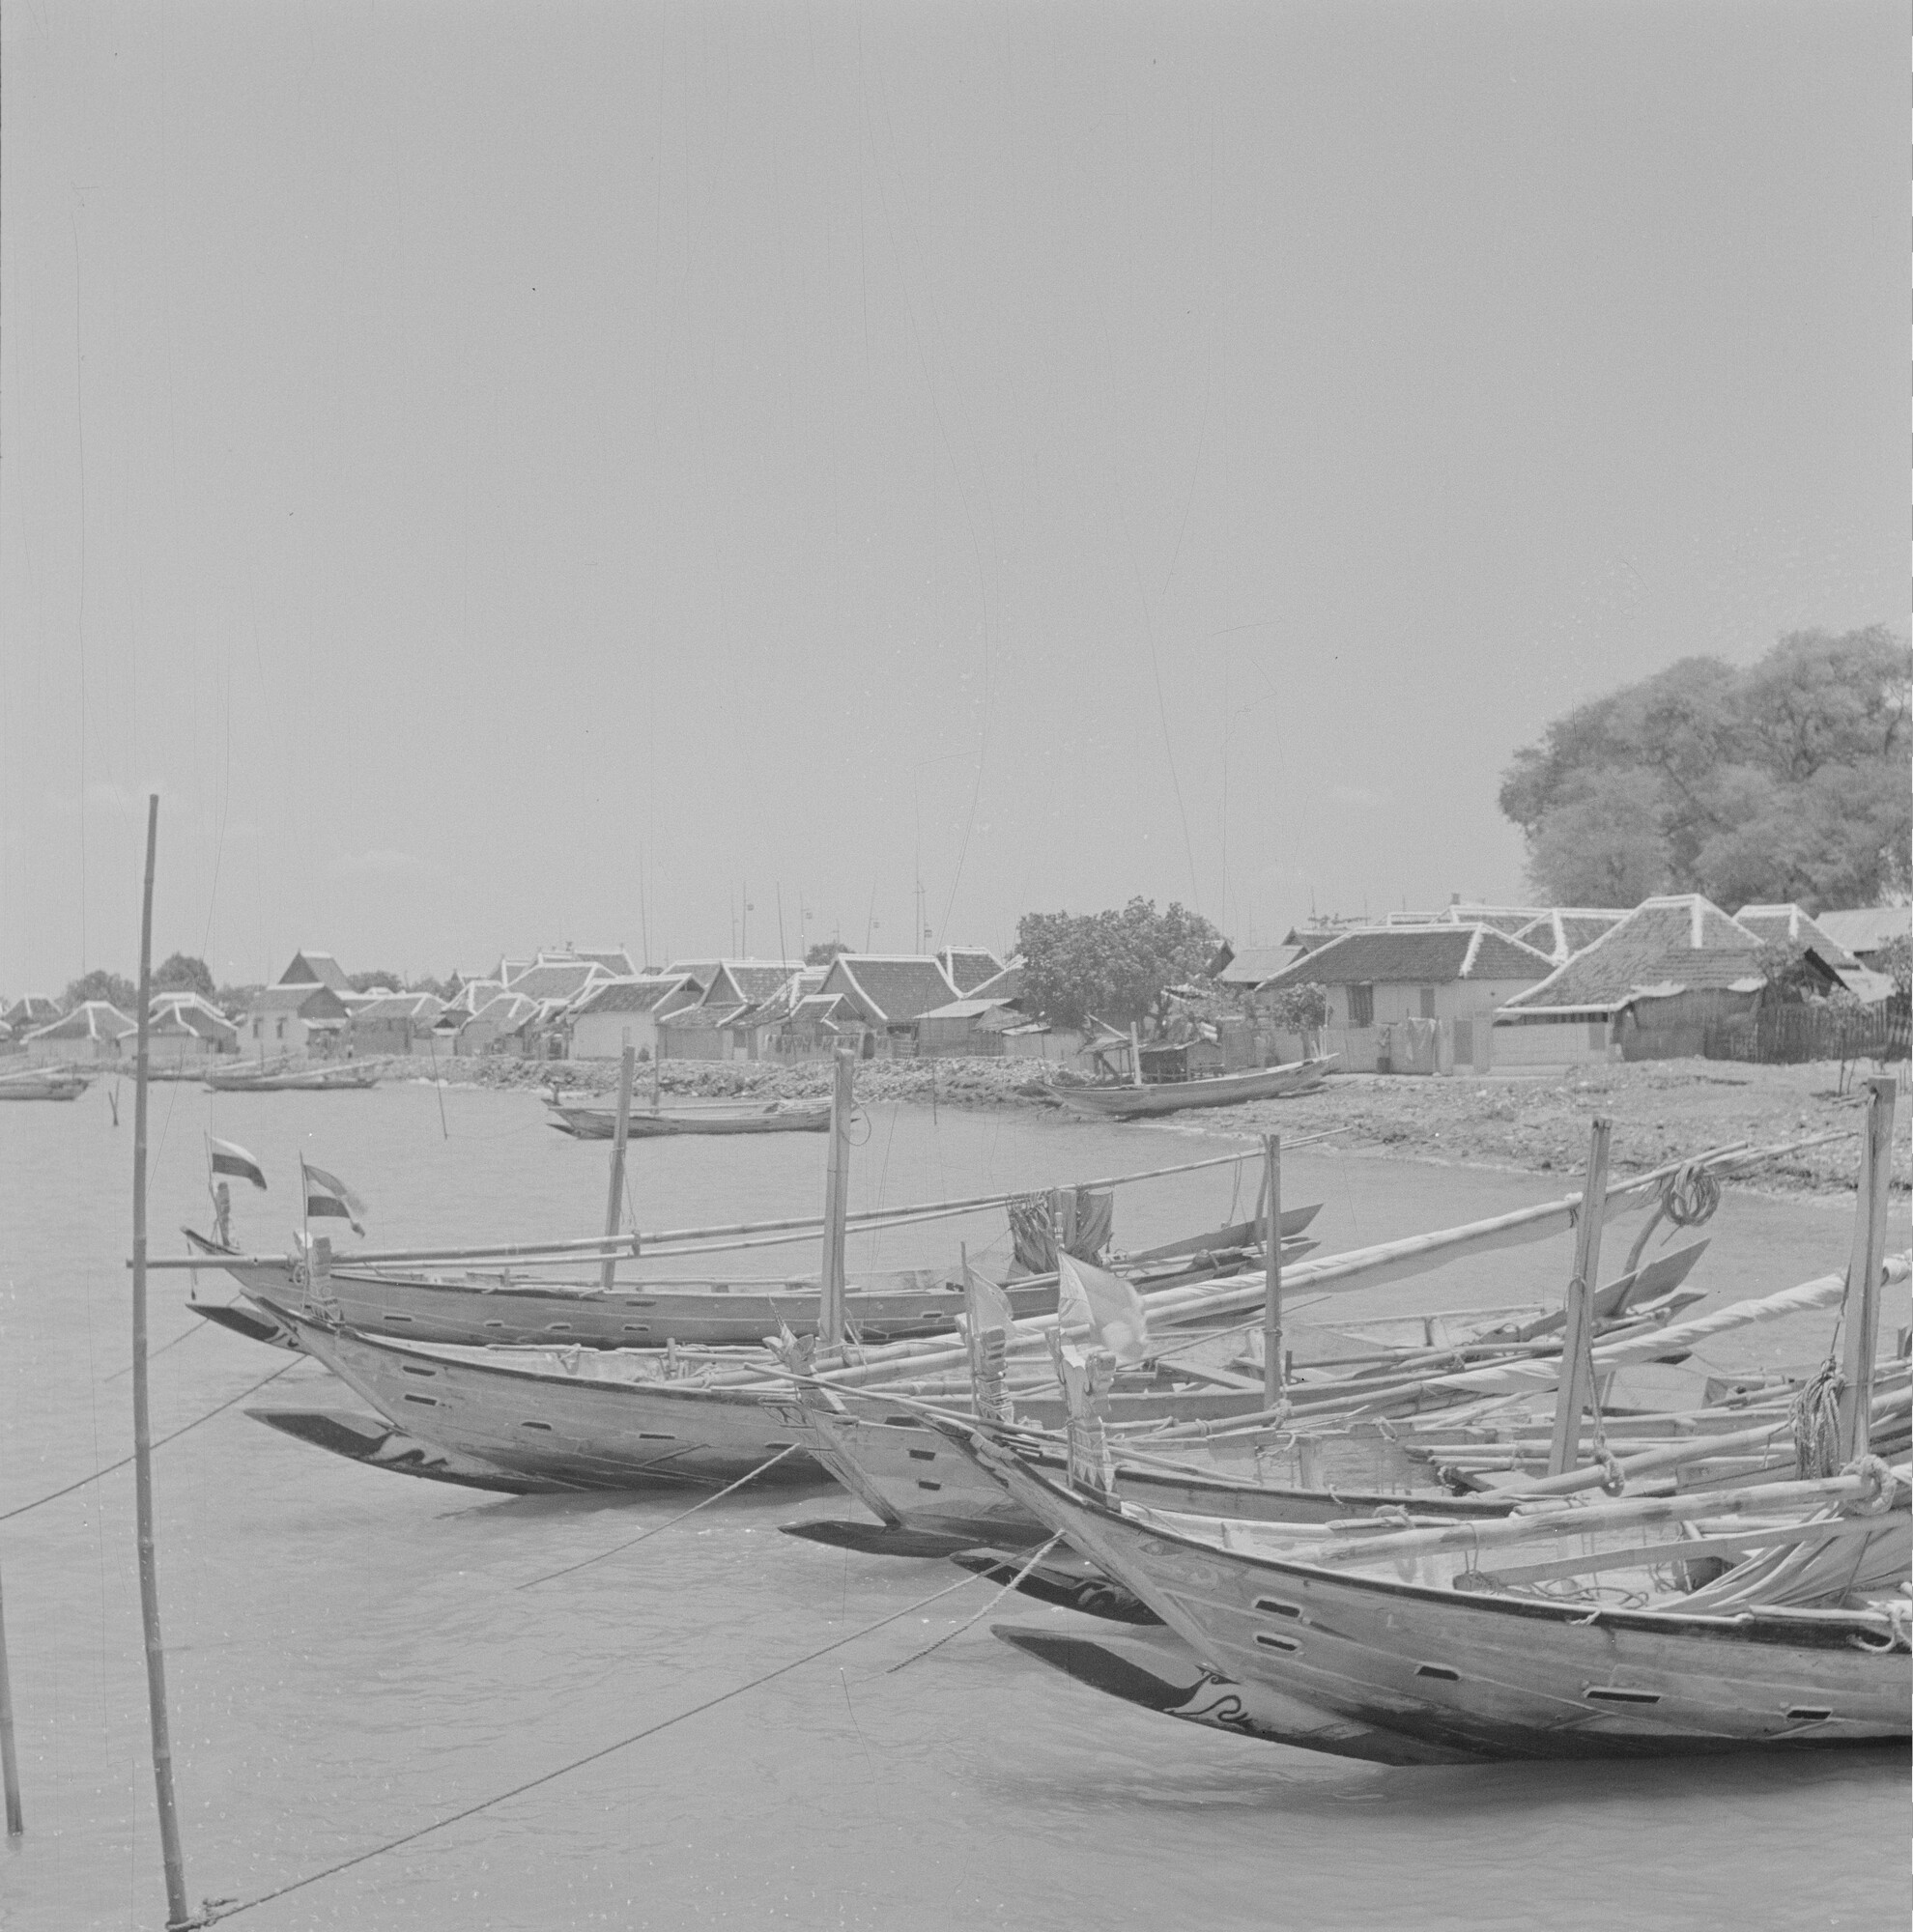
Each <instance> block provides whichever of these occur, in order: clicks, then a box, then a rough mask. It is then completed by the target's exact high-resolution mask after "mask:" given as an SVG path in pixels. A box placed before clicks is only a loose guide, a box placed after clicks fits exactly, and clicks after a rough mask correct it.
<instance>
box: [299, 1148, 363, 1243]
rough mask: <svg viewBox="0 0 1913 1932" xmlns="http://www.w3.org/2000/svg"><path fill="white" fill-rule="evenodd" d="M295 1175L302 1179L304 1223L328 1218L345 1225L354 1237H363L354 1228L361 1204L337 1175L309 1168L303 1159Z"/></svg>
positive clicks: (360, 1210) (357, 1227) (356, 1226)
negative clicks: (298, 1174)
mask: <svg viewBox="0 0 1913 1932" xmlns="http://www.w3.org/2000/svg"><path fill="white" fill-rule="evenodd" d="M299 1171H300V1174H301V1175H303V1176H304V1177H305V1217H306V1219H307V1220H309V1221H316V1220H320V1219H322V1218H323V1217H325V1216H326V1215H328V1214H329V1215H331V1216H332V1217H333V1218H334V1219H336V1220H340V1221H343V1222H345V1223H346V1224H347V1225H348V1226H349V1227H350V1228H351V1229H352V1232H353V1233H354V1234H355V1235H363V1234H364V1233H365V1230H364V1229H363V1228H361V1227H360V1226H359V1225H358V1217H359V1216H360V1215H361V1214H362V1213H364V1212H365V1203H364V1202H362V1201H361V1200H360V1199H359V1198H358V1196H357V1194H355V1193H354V1192H353V1191H352V1189H351V1188H350V1187H348V1186H347V1185H346V1184H345V1182H344V1181H343V1180H341V1179H339V1178H338V1176H337V1175H335V1174H328V1173H327V1172H326V1170H325V1169H324V1168H323V1167H314V1166H312V1165H311V1164H310V1163H309V1162H308V1161H307V1160H305V1159H304V1157H303V1156H301V1157H300V1163H299Z"/></svg>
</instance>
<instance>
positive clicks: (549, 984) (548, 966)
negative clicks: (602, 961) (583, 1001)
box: [508, 959, 611, 1005]
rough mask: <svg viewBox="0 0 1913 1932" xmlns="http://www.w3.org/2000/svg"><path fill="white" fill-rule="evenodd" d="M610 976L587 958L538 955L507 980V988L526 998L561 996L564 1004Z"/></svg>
mask: <svg viewBox="0 0 1913 1932" xmlns="http://www.w3.org/2000/svg"><path fill="white" fill-rule="evenodd" d="M610 977H611V976H610V975H609V974H608V973H607V972H606V971H605V969H604V968H603V967H602V966H600V965H598V964H597V963H596V962H595V961H593V960H590V959H541V960H540V961H539V962H538V963H537V964H536V965H533V966H528V967H527V968H526V969H525V971H524V972H522V973H520V974H519V975H518V976H517V978H516V979H514V980H511V981H510V982H509V985H508V990H509V991H511V992H514V993H517V994H520V995H521V996H522V997H524V998H525V999H528V1000H561V1001H563V1002H565V1003H566V1004H567V1005H568V1004H570V1002H572V1001H573V1000H576V999H577V998H578V996H579V995H580V994H581V993H582V992H584V991H585V988H586V987H587V986H595V985H597V984H599V983H600V982H601V981H603V980H608V979H609V978H610Z"/></svg>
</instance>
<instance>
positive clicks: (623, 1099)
mask: <svg viewBox="0 0 1913 1932" xmlns="http://www.w3.org/2000/svg"><path fill="white" fill-rule="evenodd" d="M637 1070H638V1055H637V1051H636V1049H635V1048H634V1047H633V1046H632V1044H631V1029H630V1028H629V1027H626V1028H625V1029H624V1059H623V1063H622V1064H621V1065H620V1066H619V1067H618V1070H617V1131H616V1132H615V1134H614V1136H613V1139H612V1163H611V1198H610V1199H609V1200H608V1201H607V1202H606V1203H605V1239H606V1240H607V1241H614V1240H616V1239H617V1230H618V1224H619V1223H620V1222H621V1221H622V1220H623V1219H624V1149H625V1143H626V1142H627V1141H628V1140H629V1139H630V1138H631V1076H632V1075H633V1074H634V1073H635V1072H636V1071H637ZM616 1277H617V1250H616V1249H615V1248H609V1249H607V1250H606V1253H605V1263H604V1267H603V1268H602V1270H601V1271H600V1273H599V1276H598V1286H599V1287H600V1288H602V1289H603V1290H604V1291H605V1293H607V1294H609V1293H611V1291H612V1285H613V1283H614V1281H615V1279H616Z"/></svg>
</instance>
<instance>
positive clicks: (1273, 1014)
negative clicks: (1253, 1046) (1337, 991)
mask: <svg viewBox="0 0 1913 1932" xmlns="http://www.w3.org/2000/svg"><path fill="white" fill-rule="evenodd" d="M1256 1005H1257V1006H1258V1007H1259V1008H1260V1009H1262V1011H1263V1012H1264V1013H1266V1014H1267V1015H1268V1016H1269V1018H1270V1019H1271V1020H1272V1021H1273V1022H1274V1023H1275V1024H1276V1025H1277V1026H1278V1027H1280V1028H1281V1029H1282V1031H1283V1032H1284V1033H1320V1032H1321V1030H1322V1029H1323V1028H1324V1027H1326V1026H1327V1025H1328V988H1327V987H1326V986H1319V985H1317V984H1316V982H1315V981H1314V980H1304V981H1303V982H1302V983H1301V984H1300V985H1299V986H1284V987H1283V988H1282V989H1281V990H1280V991H1279V992H1275V993H1266V994H1264V995H1262V996H1261V997H1260V998H1258V999H1257V1001H1256Z"/></svg>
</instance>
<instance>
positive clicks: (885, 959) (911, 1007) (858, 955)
mask: <svg viewBox="0 0 1913 1932" xmlns="http://www.w3.org/2000/svg"><path fill="white" fill-rule="evenodd" d="M992 977H994V976H992ZM818 991H819V993H820V994H821V995H822V996H824V997H826V998H828V997H830V996H833V995H835V996H837V997H838V998H840V999H842V1003H843V1007H844V1009H845V1010H846V1012H847V1013H848V1014H849V1015H850V1016H851V1017H853V1018H854V1019H856V1020H857V1021H859V1022H861V1024H862V1027H863V1032H864V1037H863V1040H862V1042H861V1044H860V1048H859V1050H860V1051H861V1052H862V1054H863V1056H864V1058H865V1059H867V1060H868V1059H871V1058H872V1057H874V1056H875V1055H876V1054H878V1053H890V1054H899V1053H901V1054H909V1053H914V1052H915V1051H916V1023H917V1021H918V1020H919V1019H920V1018H921V1017H922V1016H923V1015H924V1014H925V1013H928V1012H933V1011H934V1010H935V1009H937V1008H938V1007H946V1006H948V1005H949V1004H950V1003H951V1001H953V1000H955V999H957V998H959V997H960V996H959V995H958V993H957V987H956V984H955V982H954V981H953V980H951V978H950V975H949V974H948V973H947V972H945V971H944V969H943V964H942V962H941V961H940V960H938V959H934V958H931V957H929V956H928V954H924V953H899V952H840V953H839V954H838V955H837V957H836V958H835V959H833V960H832V961H831V962H830V971H829V972H828V973H827V974H826V975H825V977H824V982H823V984H822V986H821V987H819V988H818Z"/></svg>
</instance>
